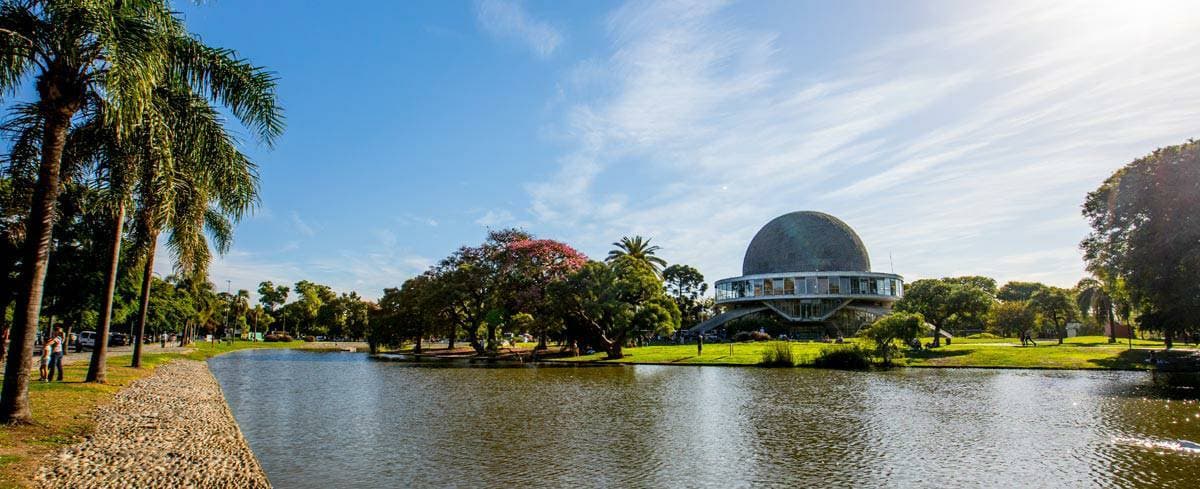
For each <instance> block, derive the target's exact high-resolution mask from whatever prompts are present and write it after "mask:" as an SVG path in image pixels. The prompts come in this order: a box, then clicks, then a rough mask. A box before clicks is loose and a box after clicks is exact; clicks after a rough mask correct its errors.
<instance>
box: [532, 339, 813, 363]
mask: <svg viewBox="0 0 1200 489" xmlns="http://www.w3.org/2000/svg"><path fill="white" fill-rule="evenodd" d="M772 343H775V342H771V341H764V342H754V343H705V344H704V354H702V355H696V345H695V343H691V344H686V345H660V346H643V347H641V348H625V349H624V350H623V353H624V354H625V358H622V359H620V360H608V359H605V354H604V353H594V354H591V355H582V356H578V357H570V358H562V359H557V360H556V361H566V362H594V363H639V364H642V363H648V364H669V365H757V364H758V362H760V361H762V355H763V352H764V351H766V350H767V348H768V347H772V346H771V345H772ZM731 345H732V353H730V350H731V348H730V346H731ZM791 346H792V351H793V353H794V354H795V355H796V358H798V359H799V360H800V362H801V363H802V364H803V363H810V362H811V361H812V359H813V358H815V357H816V356H817V354H819V353H820V352H821V349H822V348H825V347H828V346H830V345H828V344H826V343H804V342H799V341H794V342H791Z"/></svg>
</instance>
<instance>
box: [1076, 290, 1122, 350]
mask: <svg viewBox="0 0 1200 489" xmlns="http://www.w3.org/2000/svg"><path fill="white" fill-rule="evenodd" d="M1075 303H1076V305H1077V306H1079V312H1080V314H1081V315H1082V316H1083V317H1084V318H1088V317H1095V318H1096V322H1098V323H1099V322H1101V321H1103V324H1104V325H1105V329H1107V330H1108V342H1109V343H1116V342H1117V331H1116V328H1114V327H1113V316H1114V305H1113V298H1112V295H1111V294H1109V292H1108V287H1106V286H1105V284H1104V283H1102V282H1100V281H1099V280H1096V279H1094V278H1091V277H1088V278H1084V279H1081V280H1080V281H1079V283H1077V284H1075Z"/></svg>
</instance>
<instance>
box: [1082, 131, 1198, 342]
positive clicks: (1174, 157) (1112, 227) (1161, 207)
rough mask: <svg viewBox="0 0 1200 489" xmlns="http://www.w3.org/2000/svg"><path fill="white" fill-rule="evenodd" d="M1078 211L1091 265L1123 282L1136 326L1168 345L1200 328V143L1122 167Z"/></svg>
mask: <svg viewBox="0 0 1200 489" xmlns="http://www.w3.org/2000/svg"><path fill="white" fill-rule="evenodd" d="M1083 215H1084V217H1086V218H1087V219H1088V222H1089V224H1090V225H1091V228H1092V231H1091V233H1090V234H1088V236H1087V237H1086V238H1085V239H1084V240H1083V242H1082V243H1081V247H1082V248H1083V251H1084V260H1085V261H1086V262H1087V266H1088V269H1089V270H1090V271H1092V272H1093V273H1094V274H1096V275H1097V276H1099V277H1105V278H1109V280H1108V281H1110V282H1111V281H1113V280H1115V279H1120V280H1121V281H1122V282H1123V287H1124V289H1125V290H1126V291H1127V292H1128V294H1129V297H1130V300H1131V304H1134V305H1135V307H1136V309H1137V312H1138V322H1139V325H1140V326H1141V327H1142V328H1144V329H1148V330H1151V331H1161V332H1162V333H1163V335H1164V338H1165V339H1166V341H1167V344H1168V346H1169V345H1170V344H1171V342H1172V339H1173V338H1174V337H1175V336H1177V335H1179V334H1181V333H1198V332H1200V280H1197V279H1196V277H1200V142H1197V141H1189V142H1187V143H1185V144H1181V145H1177V146H1169V147H1166V148H1160V149H1157V150H1155V151H1154V152H1153V153H1151V154H1150V155H1147V156H1145V157H1142V158H1138V159H1137V160H1135V161H1133V162H1132V163H1129V164H1128V165H1125V166H1124V167H1122V168H1121V169H1119V170H1117V171H1116V173H1114V174H1113V175H1112V176H1110V177H1109V178H1108V179H1106V180H1105V181H1104V183H1103V184H1101V185H1100V187H1099V188H1097V189H1096V190H1094V191H1092V192H1090V193H1089V194H1088V196H1087V199H1086V200H1085V201H1084V204H1083Z"/></svg>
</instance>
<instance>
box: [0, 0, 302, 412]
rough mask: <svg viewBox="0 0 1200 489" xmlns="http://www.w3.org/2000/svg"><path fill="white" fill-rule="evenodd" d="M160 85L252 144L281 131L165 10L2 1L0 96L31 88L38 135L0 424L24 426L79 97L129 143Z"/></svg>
mask: <svg viewBox="0 0 1200 489" xmlns="http://www.w3.org/2000/svg"><path fill="white" fill-rule="evenodd" d="M168 60H173V61H172V62H171V63H168ZM247 68H249V69H247ZM168 77H175V78H177V79H179V80H182V81H183V82H184V83H186V84H187V85H189V86H191V87H193V88H194V89H196V90H198V91H199V92H200V93H203V94H204V95H205V96H206V97H208V98H209V99H212V100H217V101H220V102H221V103H223V104H224V105H226V106H227V107H228V108H229V109H230V111H231V112H232V113H233V114H234V115H235V116H237V117H238V118H241V119H243V120H244V121H250V124H248V125H249V126H250V127H253V128H255V129H256V130H257V132H258V133H259V134H260V137H261V136H262V135H267V136H269V137H271V136H274V135H276V134H278V132H279V131H281V130H282V117H281V116H280V115H279V112H278V110H276V109H275V107H274V104H275V101H274V97H273V95H272V96H269V97H264V96H262V94H264V93H267V94H270V93H271V90H269V89H268V90H255V89H254V88H256V87H263V86H273V83H274V79H273V77H272V76H271V75H270V74H269V73H265V72H262V71H261V70H258V69H256V68H253V67H250V66H248V65H247V64H246V63H245V62H244V61H242V60H240V59H237V58H236V56H235V55H234V53H232V52H231V51H228V50H223V49H216V48H211V47H208V46H205V45H203V44H202V43H200V42H199V41H198V40H196V39H195V38H193V37H191V36H190V35H189V34H188V33H187V32H186V30H185V29H184V28H183V23H182V21H181V20H180V19H179V18H178V16H177V15H176V14H175V13H173V12H172V11H171V6H170V3H169V2H166V1H164V0H126V1H122V2H96V1H71V0H11V1H6V2H4V3H3V4H0V93H11V92H12V91H13V90H14V89H15V88H16V87H17V86H19V85H20V84H21V83H22V82H23V81H24V80H26V79H27V78H33V79H35V80H36V93H37V102H36V104H34V105H35V106H36V107H37V109H38V115H39V118H40V124H41V127H42V133H41V135H40V140H39V148H40V162H39V165H38V173H37V174H38V177H37V180H36V183H35V186H34V190H33V196H32V204H31V208H30V212H29V217H28V218H27V221H26V222H27V224H26V226H25V230H26V237H25V244H24V250H23V256H22V263H21V266H22V270H21V284H20V290H19V291H18V294H19V296H18V299H17V305H16V310H15V314H14V318H13V323H14V326H15V327H14V328H13V333H14V334H13V335H12V345H13V346H14V347H15V348H14V351H12V352H11V353H10V355H9V358H8V362H7V364H6V366H5V375H4V387H3V391H2V392H0V422H10V423H30V422H32V420H33V418H32V413H31V411H30V408H29V391H28V383H29V374H30V371H31V370H32V353H33V340H34V334H35V333H36V330H37V324H38V319H39V316H40V312H41V301H42V292H43V286H44V283H45V278H46V271H47V267H48V265H49V250H50V244H51V237H52V236H51V234H52V232H53V227H54V222H55V212H54V206H55V202H56V200H57V197H58V193H59V189H60V186H61V184H60V179H61V174H60V168H61V166H62V162H63V154H64V148H65V147H66V143H67V135H68V130H69V128H70V127H71V124H72V120H73V118H74V117H75V115H76V114H77V113H78V112H79V111H80V110H81V109H82V108H83V107H84V105H85V103H86V101H87V100H88V98H89V97H96V98H100V99H103V100H104V101H105V103H106V104H107V105H108V106H109V111H110V114H111V120H112V123H113V125H114V126H115V127H116V128H117V130H118V132H119V133H121V134H131V133H132V132H133V131H134V130H136V129H137V127H138V126H139V124H140V122H141V120H142V119H143V117H144V115H145V113H146V109H147V106H148V105H149V103H150V101H151V99H152V96H153V92H154V90H155V89H156V88H157V87H158V86H160V85H161V83H162V81H163V80H164V79H167V78H168ZM269 137H268V139H269Z"/></svg>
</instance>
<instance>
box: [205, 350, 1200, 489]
mask: <svg viewBox="0 0 1200 489" xmlns="http://www.w3.org/2000/svg"><path fill="white" fill-rule="evenodd" d="M209 366H210V368H211V369H212V371H213V373H214V375H216V377H217V379H218V381H219V382H220V384H221V387H222V389H223V390H224V392H225V397H226V399H227V400H228V402H229V405H230V407H231V409H232V410H233V414H234V416H235V417H236V418H237V420H238V423H239V424H240V425H241V428H242V431H243V433H244V434H245V436H246V439H247V440H248V441H249V443H250V446H251V448H252V449H253V450H254V453H255V454H256V455H257V456H258V458H259V460H260V461H261V462H262V465H263V468H264V469H265V470H266V473H267V476H268V477H269V478H270V480H271V483H272V484H274V485H275V487H278V488H283V489H287V488H328V487H381V486H394V487H496V486H522V487H566V486H578V487H720V488H726V487H796V486H840V487H845V486H854V487H880V486H905V487H911V486H927V487H946V486H965V487H1013V486H1037V487H1046V486H1071V487H1085V486H1086V487H1196V484H1197V481H1200V450H1197V449H1195V448H1189V447H1190V445H1188V444H1186V443H1182V444H1181V443H1180V442H1179V441H1178V440H1185V441H1191V442H1200V404H1197V402H1196V401H1194V400H1187V399H1172V398H1170V397H1171V396H1169V395H1165V394H1164V393H1163V392H1161V391H1159V390H1157V389H1156V388H1154V387H1153V386H1152V385H1151V382H1150V375H1149V374H1147V373H1138V372H1092V371H1086V372H1078V371H1074V372H1058V371H1019V370H978V369H937V370H935V369H898V370H894V371H888V372H842V371H826V370H816V369H759V368H732V367H675V366H614V367H525V368H452V367H440V368H438V367H425V366H418V365H415V364H409V363H401V362H385V361H377V360H372V359H371V358H369V357H368V356H367V355H365V354H362V353H319V352H304V351H295V350H257V351H242V352H236V353H230V354H226V355H222V356H219V357H216V358H213V359H212V360H210V361H209Z"/></svg>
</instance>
